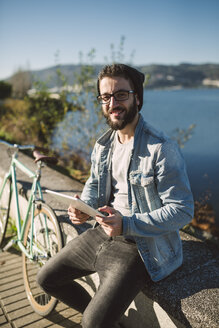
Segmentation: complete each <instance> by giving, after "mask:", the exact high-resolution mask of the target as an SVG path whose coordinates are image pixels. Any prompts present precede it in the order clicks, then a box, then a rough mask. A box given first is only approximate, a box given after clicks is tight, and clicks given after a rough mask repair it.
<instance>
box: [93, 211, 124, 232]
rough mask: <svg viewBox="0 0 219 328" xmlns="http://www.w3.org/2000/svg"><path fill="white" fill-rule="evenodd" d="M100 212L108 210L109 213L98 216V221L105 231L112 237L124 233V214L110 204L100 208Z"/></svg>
mask: <svg viewBox="0 0 219 328" xmlns="http://www.w3.org/2000/svg"><path fill="white" fill-rule="evenodd" d="M98 211H100V212H106V213H108V214H109V215H108V216H106V217H104V218H103V217H100V216H96V220H97V222H98V223H99V224H100V225H101V226H102V228H103V230H104V231H105V233H106V234H107V235H108V236H110V237H115V236H119V235H121V234H122V215H121V213H120V212H119V211H116V210H115V209H114V208H112V207H110V206H104V207H100V208H98Z"/></svg>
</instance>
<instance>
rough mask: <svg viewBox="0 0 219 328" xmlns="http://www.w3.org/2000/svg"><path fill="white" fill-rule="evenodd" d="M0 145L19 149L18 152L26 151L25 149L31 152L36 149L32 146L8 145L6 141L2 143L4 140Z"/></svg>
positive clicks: (1, 141) (0, 141)
mask: <svg viewBox="0 0 219 328" xmlns="http://www.w3.org/2000/svg"><path fill="white" fill-rule="evenodd" d="M0 143H1V144H4V145H6V146H8V147H10V148H16V149H19V150H27V149H31V150H34V149H36V147H35V146H34V145H23V146H22V145H17V144H10V143H9V142H7V141H4V140H0Z"/></svg>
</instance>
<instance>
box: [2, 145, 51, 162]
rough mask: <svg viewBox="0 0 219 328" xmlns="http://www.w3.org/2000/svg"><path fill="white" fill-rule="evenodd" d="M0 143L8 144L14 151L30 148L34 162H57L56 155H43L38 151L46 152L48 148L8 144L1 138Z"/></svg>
mask: <svg viewBox="0 0 219 328" xmlns="http://www.w3.org/2000/svg"><path fill="white" fill-rule="evenodd" d="M0 144H4V145H6V146H8V147H9V148H13V149H15V150H16V151H18V150H27V149H31V150H32V151H33V156H34V158H35V163H37V162H39V161H41V162H44V163H47V164H54V165H55V164H57V162H58V159H57V158H56V157H53V156H46V155H43V154H41V153H39V151H43V152H48V149H46V148H43V147H37V146H34V145H17V144H10V143H9V142H7V141H4V140H1V139H0Z"/></svg>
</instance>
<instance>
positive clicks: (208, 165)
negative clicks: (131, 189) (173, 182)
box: [142, 89, 219, 224]
mask: <svg viewBox="0 0 219 328" xmlns="http://www.w3.org/2000/svg"><path fill="white" fill-rule="evenodd" d="M142 115H143V117H144V118H145V120H147V121H148V122H149V123H150V124H152V125H153V126H155V127H156V128H158V129H161V130H163V131H164V132H165V133H167V134H168V135H170V136H173V135H174V133H173V131H174V130H175V129H176V128H180V129H187V128H188V127H189V126H190V125H191V124H195V125H196V126H195V128H194V130H193V134H192V137H191V139H190V140H189V141H188V142H187V143H185V145H184V148H183V149H182V152H183V154H184V157H185V160H186V164H187V170H188V175H189V178H190V182H191V186H192V191H193V194H194V197H195V199H196V200H202V199H203V198H204V197H205V196H206V195H208V194H209V191H210V193H211V197H210V200H209V202H210V203H211V205H212V206H213V208H214V210H215V211H216V220H217V223H218V224H219V201H218V198H219V146H218V145H219V133H218V124H219V89H182V90H172V91H166V90H165V91H164V90H154V91H145V94H144V107H143V108H142Z"/></svg>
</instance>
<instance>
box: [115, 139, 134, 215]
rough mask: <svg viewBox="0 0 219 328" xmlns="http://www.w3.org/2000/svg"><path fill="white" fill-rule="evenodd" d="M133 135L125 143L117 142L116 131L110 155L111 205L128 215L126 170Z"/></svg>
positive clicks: (129, 213) (129, 211)
mask: <svg viewBox="0 0 219 328" xmlns="http://www.w3.org/2000/svg"><path fill="white" fill-rule="evenodd" d="M133 142H134V137H133V138H132V139H131V140H130V141H129V142H127V143H125V144H121V143H120V142H119V138H118V134H117V133H116V137H115V143H114V150H113V155H112V196H113V197H112V201H111V206H112V207H113V208H115V209H116V210H118V211H119V212H120V213H121V214H122V215H125V216H130V215H131V210H130V208H129V204H128V182H127V172H128V166H129V162H130V155H131V150H132V148H133Z"/></svg>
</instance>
